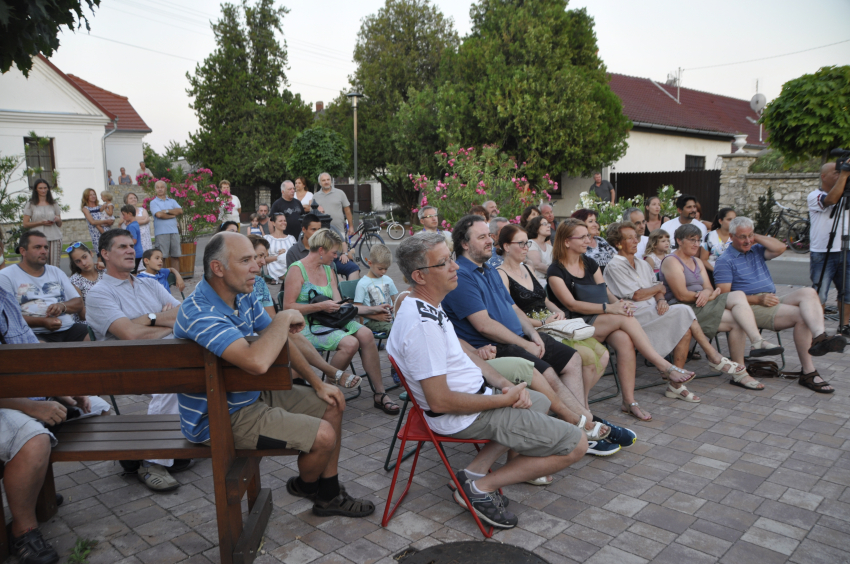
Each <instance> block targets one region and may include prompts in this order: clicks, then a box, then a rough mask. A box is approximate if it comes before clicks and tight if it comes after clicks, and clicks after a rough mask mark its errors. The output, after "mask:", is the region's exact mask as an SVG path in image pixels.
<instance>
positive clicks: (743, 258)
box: [714, 243, 776, 296]
mask: <svg viewBox="0 0 850 564" xmlns="http://www.w3.org/2000/svg"><path fill="white" fill-rule="evenodd" d="M764 251H765V248H764V246H762V245H760V244H758V243H756V244H755V245H753V246H752V248H751V249H750V250H749V251H747V252H746V253H742V252H741V251H739V250H738V249H736V248H735V247H733V246H732V245H729V247H728V248H727V249H726V250H725V251H724V252H723V254H722V255H720V257H719V258H718V259H717V262H715V263H714V281H715V282H716V283H717V284H729V283H730V282H731V283H732V291H733V292H736V291H739V290H740V291H741V292H744V293H745V294H746V295H748V296H754V295H755V294H762V293H765V292H767V293H769V294H773V293H775V292H776V285H774V283H773V278H772V277H771V276H770V271H769V270H768V269H767V261H766V260H765V258H764Z"/></svg>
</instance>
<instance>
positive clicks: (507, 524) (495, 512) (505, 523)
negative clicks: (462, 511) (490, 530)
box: [454, 480, 519, 529]
mask: <svg viewBox="0 0 850 564" xmlns="http://www.w3.org/2000/svg"><path fill="white" fill-rule="evenodd" d="M463 493H465V494H466V497H468V498H469V502H470V503H472V510H473V511H475V513H476V514H477V515H478V518H479V519H481V520H482V521H483V522H485V523H487V524H489V525H492V526H494V527H498V528H500V529H513V528H514V527H516V524H517V522H518V521H519V519H517V516H516V515H514V514H513V513H511V512H510V511H508V510H507V509H505V506H504V505H502V496H500V495H499V494H498V493H496V492H493V494H489V493H483V494H476V493H472V481H471V480H467V481H466V482H465V483H464V484H463ZM494 494H495V495H494ZM454 498H455V501H456V502H457V504H458V505H460V506H462V507H466V503H464V499H463V496H462V495H460V492H459V491H455V494H454Z"/></svg>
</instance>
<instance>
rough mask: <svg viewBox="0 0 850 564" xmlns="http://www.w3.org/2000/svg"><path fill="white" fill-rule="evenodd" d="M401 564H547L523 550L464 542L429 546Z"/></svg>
mask: <svg viewBox="0 0 850 564" xmlns="http://www.w3.org/2000/svg"><path fill="white" fill-rule="evenodd" d="M401 562H402V563H403V564H549V563H548V562H547V561H546V560H543V559H542V558H540V557H539V556H537V555H536V554H533V553H531V552H529V551H527V550H525V549H522V548H519V547H516V546H511V545H509V544H499V543H495V542H483V541H464V542H450V543H448V544H439V545H436V546H429V547H428V548H426V549H424V550H422V551H420V552H416V553H414V554H411V555H410V556H407V557H406V558H404V559H402V560H401Z"/></svg>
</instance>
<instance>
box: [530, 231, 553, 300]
mask: <svg viewBox="0 0 850 564" xmlns="http://www.w3.org/2000/svg"><path fill="white" fill-rule="evenodd" d="M551 236H552V228H551V227H550V226H549V222H548V221H546V219H545V218H544V217H543V216H542V215H541V216H537V217H535V218H534V219H532V220H531V221H529V222H528V261H529V262H530V263H531V270H532V271H533V272H534V276H535V278H537V281H538V282H540V285H541V286H542V287H543V288H545V287H546V273H547V272H548V271H549V266H550V265H551V264H552V244H551V243H550V242H549V240H550V239H551Z"/></svg>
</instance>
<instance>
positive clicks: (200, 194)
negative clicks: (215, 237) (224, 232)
mask: <svg viewBox="0 0 850 564" xmlns="http://www.w3.org/2000/svg"><path fill="white" fill-rule="evenodd" d="M212 176H213V173H212V171H211V170H210V169H208V168H200V169H198V170H197V171H196V172H194V173H190V174H188V175H186V176H185V178H184V179H182V180H181V181H179V182H173V181H171V180H169V179H168V178H152V177H150V176H139V177H138V178H137V179H136V180H137V182H138V183H139V185H140V186H142V188H143V189H144V191H145V194H146V195H147V197H146V198H145V199H144V201H143V203H142V205H143V206H144V207H145V209H147V210H148V213H150V202H151V201H152V200H153V199H154V198H156V191H155V189H154V185H155V184H156V182H157V181H158V180H162V181H163V182H165V185H166V194H167V196H168V197H169V198H171V199H172V200H175V201H176V202H177V203H178V204H180V207H181V208H183V214H182V215H181V216H179V217H178V218H177V230H178V231H179V232H180V240H181V241H183V242H184V243H191V242H193V241H194V240H195V239H197V238H198V237H200V236H201V235H205V234H207V233H213V232H215V231H216V229H218V217H219V213H220V212H221V210H222V207H223V208H224V210H225V211H227V212H229V211H230V210H231V209H232V208H233V204H232V203H231V200H230V193H229V192H227V191H226V190H225V191H221V190H219V189H218V187H217V186H216V185H215V184H214V183H213V181H212Z"/></svg>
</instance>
